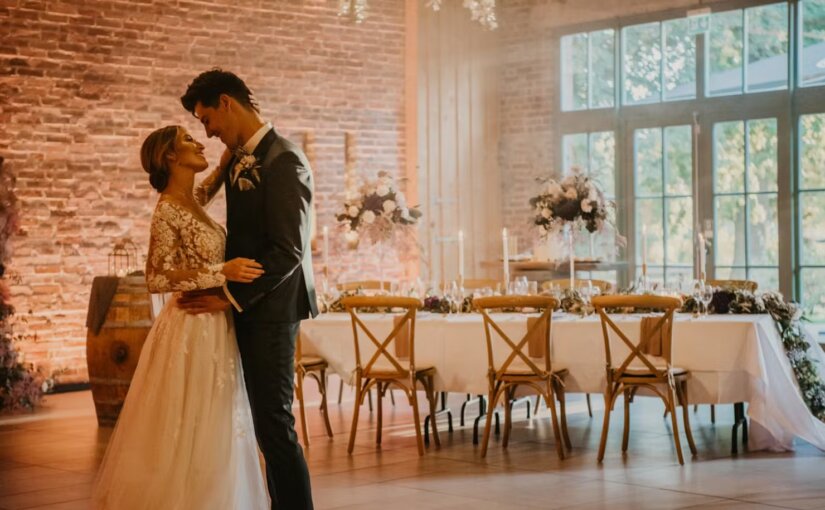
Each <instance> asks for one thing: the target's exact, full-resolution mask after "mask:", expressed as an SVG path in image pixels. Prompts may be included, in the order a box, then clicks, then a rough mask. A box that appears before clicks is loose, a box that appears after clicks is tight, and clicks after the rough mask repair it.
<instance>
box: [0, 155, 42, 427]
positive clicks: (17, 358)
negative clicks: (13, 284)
mask: <svg viewBox="0 0 825 510" xmlns="http://www.w3.org/2000/svg"><path fill="white" fill-rule="evenodd" d="M19 220H20V215H19V209H18V206H17V197H16V195H15V193H14V177H13V176H11V175H10V174H9V173H8V171H6V170H5V169H4V168H3V158H2V157H0V412H5V411H18V410H24V409H30V410H31V409H34V408H35V407H36V406H37V405H38V404H39V403H40V400H41V398H42V397H43V392H44V391H45V390H46V389H47V388H48V385H49V384H48V383H47V382H46V381H45V380H44V378H43V377H42V376H41V375H40V373H38V372H37V371H36V370H34V367H33V366H32V365H30V364H26V363H24V362H23V360H22V356H21V355H20V353H19V352H18V351H17V349H16V348H15V343H16V341H18V340H20V339H21V338H20V336H15V335H14V332H13V331H12V324H11V319H12V316H13V315H14V307H13V306H12V304H11V291H10V290H9V282H8V274H7V271H6V263H7V262H8V259H9V257H10V255H11V254H10V244H9V240H10V238H11V237H12V236H13V235H14V234H16V233H17V231H18V229H19V225H20V223H19Z"/></svg>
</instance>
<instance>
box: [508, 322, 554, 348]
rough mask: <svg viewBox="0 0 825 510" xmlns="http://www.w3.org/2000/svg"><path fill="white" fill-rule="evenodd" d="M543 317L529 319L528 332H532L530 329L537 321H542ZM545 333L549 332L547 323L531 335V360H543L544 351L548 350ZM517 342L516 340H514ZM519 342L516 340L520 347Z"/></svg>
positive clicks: (528, 346)
mask: <svg viewBox="0 0 825 510" xmlns="http://www.w3.org/2000/svg"><path fill="white" fill-rule="evenodd" d="M540 320H541V317H527V331H528V332H529V331H530V328H532V327H533V325H535V324H536V322H537V321H540ZM545 331H547V323H546V322H545V323H544V324H542V325H541V326H539V327H538V328H536V330H535V331H533V333H532V334H531V335H530V338H529V339H528V340H527V356H528V357H530V358H543V357H544V351H545V349H546V346H547V344H546V341H545V338H546V337H545V335H546V333H545ZM514 340H515V339H514ZM519 341H520V339H519V340H515V342H516V345H518V343H519Z"/></svg>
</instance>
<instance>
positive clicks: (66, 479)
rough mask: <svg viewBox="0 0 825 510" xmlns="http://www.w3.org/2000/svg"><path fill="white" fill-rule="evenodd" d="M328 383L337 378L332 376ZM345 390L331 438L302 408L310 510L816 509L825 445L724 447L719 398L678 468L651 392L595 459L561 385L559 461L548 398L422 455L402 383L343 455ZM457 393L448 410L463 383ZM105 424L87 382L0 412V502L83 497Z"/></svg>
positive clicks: (42, 507) (587, 425)
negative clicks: (564, 409) (736, 450)
mask: <svg viewBox="0 0 825 510" xmlns="http://www.w3.org/2000/svg"><path fill="white" fill-rule="evenodd" d="M331 387H332V388H334V389H336V390H337V383H335V384H331ZM333 393H335V392H334V391H333ZM346 393H347V392H346V391H345V402H344V404H342V405H340V406H339V405H337V404H332V405H331V416H332V425H333V429H334V430H335V432H336V435H335V437H334V439H332V440H328V439H327V438H326V437H325V436H324V434H323V429H322V426H321V419H320V416H319V414H318V410H317V407H316V408H311V409H309V413H308V416H309V418H308V421H309V422H310V427H311V435H312V445H311V446H310V447H309V448H307V449H306V455H307V458H308V461H309V464H310V471H311V473H312V482H313V492H314V497H315V504H316V508H318V509H342V510H343V509H356V508H357V509H361V510H369V509H386V508H393V509H399V510H400V509H415V510H423V509H430V508H432V509H453V508H454V509H459V508H461V509H463V508H474V509H521V508H524V509H533V508H535V509H538V508H544V509H551V508H552V509H562V508H564V509H568V508H569V509H598V508H611V509H676V508H708V509H718V510H721V509H736V510H738V509H746V508H796V509H816V508H821V509H825V453H823V452H820V451H819V450H816V449H815V448H813V447H811V446H809V445H806V444H799V445H798V446H797V451H796V452H795V453H785V454H771V453H744V454H740V455H739V456H738V457H731V456H730V440H731V439H730V425H731V423H732V420H733V411H732V407H731V406H722V407H719V408H718V409H717V418H718V419H717V423H716V425H712V424H711V423H710V420H709V410H708V408H707V406H705V407H702V408H700V410H699V412H698V413H697V414H693V413H692V412H691V418H692V419H693V424H694V427H693V430H694V436H695V438H696V442H697V446H698V448H699V456H698V457H697V458H695V459H693V460H687V464H686V465H685V466H684V467H680V466H679V465H678V464H677V462H676V456H675V453H674V450H673V446H672V442H671V440H670V436H669V426H668V424H667V422H665V421H664V420H663V419H662V414H661V413H662V406H661V404H660V403H659V402H657V401H655V400H652V399H644V398H639V399H638V400H637V402H635V403H634V404H633V418H632V420H631V439H630V449H629V452H628V454H627V455H626V456H624V457H623V456H622V454H621V425H622V420H621V411H620V409H621V406H617V410H616V411H615V412H614V419H613V420H612V427H611V435H610V440H609V444H608V450H607V457H606V459H605V461H604V463H603V464H602V465H599V464H597V463H596V449H597V447H598V440H599V433H600V431H601V423H602V417H603V413H602V410H601V405H600V404H598V403H597V402H600V401H601V397H600V396H594V397H595V398H594V399H593V401H594V404H595V406H594V407H596V408H597V409H596V410H595V411H594V416H593V418H589V417H588V416H587V411H586V407H585V405H584V400H583V398H582V396H581V395H571V396H569V401H570V411H569V423H570V435H571V439H572V442H573V446H574V450H573V452H572V455H571V457H570V458H568V459H567V460H564V461H559V460H558V458H557V457H556V452H555V448H554V445H553V440H552V431H551V428H550V425H549V416H548V413H547V411H546V410H543V411H542V412H541V413H540V414H539V416H538V418H535V417H534V418H533V419H532V420H527V419H526V417H525V415H524V411H523V406H522V407H520V408H519V410H518V413H517V414H516V417H517V420H518V421H517V423H516V425H515V426H514V430H513V435H512V438H511V442H510V446H509V448H508V449H507V450H506V451H505V450H503V449H502V448H501V445H500V442H499V440H498V439H495V440H494V441H492V442H491V445H490V450H489V453H488V456H487V459H485V460H482V459H480V458H479V452H478V448H477V447H474V446H473V444H472V430H471V428H470V427H465V428H459V427H458V422H457V417H456V423H455V425H456V430H455V432H453V433H452V434H449V435H448V434H446V433H443V435H442V447H441V449H440V450H435V449H432V448H431V449H429V451H428V452H427V454H426V455H425V456H424V457H423V458H419V457H418V455H417V453H416V449H415V438H414V436H413V431H412V427H411V422H412V419H411V416H412V413H411V412H410V408H409V406H408V405H407V404H406V403H405V402H404V401H403V399H402V397H401V396H400V393H399V394H397V398H396V401H397V405H396V406H391V405H386V406H385V420H384V423H385V429H384V444H383V446H382V447H381V448H380V449H378V448H376V447H375V445H374V435H373V432H374V423H375V415H374V414H372V415H371V414H370V413H368V412H364V413H362V416H363V418H362V421H361V422H360V425H359V436H358V437H359V439H358V442H357V444H356V450H355V452H354V454H353V455H351V456H350V455H347V452H346V442H347V436H346V433H347V431H348V429H349V421H350V418H351V413H352V403H351V401H350V402H348V401H347V400H346ZM452 397H453V398H452V399H451V402H450V403H451V404H452V407H453V409H456V410H457V409H458V407H459V403H460V401H461V400H462V396H460V395H454V396H452ZM350 398H351V397H350ZM470 412H471V413H475V412H477V411H476V408H472V410H471V411H470ZM443 428H446V427H443ZM108 436H109V430H107V429H98V427H97V423H96V421H95V417H94V408H93V405H92V399H91V394H90V393H89V392H79V393H70V394H63V395H55V396H51V397H50V398H49V399H48V402H47V404H46V406H45V407H44V408H43V409H42V410H41V411H39V412H38V413H36V414H34V415H23V416H15V417H5V418H2V419H0V510H18V509H30V508H31V509H34V508H36V509H39V510H47V509H48V510H78V509H86V508H87V506H88V494H89V490H90V486H91V482H92V479H93V476H94V472H95V469H96V467H97V464H98V462H99V460H100V458H101V456H102V454H103V451H104V450H105V448H106V442H107V440H108ZM220 510H223V509H220Z"/></svg>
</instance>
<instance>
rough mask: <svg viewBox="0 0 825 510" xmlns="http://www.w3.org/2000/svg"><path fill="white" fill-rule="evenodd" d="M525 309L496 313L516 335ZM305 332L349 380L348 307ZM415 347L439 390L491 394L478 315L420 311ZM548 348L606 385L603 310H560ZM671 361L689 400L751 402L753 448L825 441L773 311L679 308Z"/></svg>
mask: <svg viewBox="0 0 825 510" xmlns="http://www.w3.org/2000/svg"><path fill="white" fill-rule="evenodd" d="M527 317H528V316H527V315H524V314H496V315H495V316H494V318H495V320H496V322H497V323H498V324H499V325H500V326H501V327H502V329H503V330H504V331H505V332H506V333H507V334H508V335H510V336H511V338H513V339H519V338H521V337H522V336H523V335H524V333H525V332H526V331H527ZM361 318H362V320H363V321H364V322H365V323H366V324H367V326H368V327H369V328H370V330H371V331H373V332H374V333H375V334H376V336H378V338H379V339H383V338H384V337H385V336H386V335H388V334H389V332H390V331H391V330H392V328H393V316H392V315H390V314H362V315H361ZM639 320H640V316H638V315H618V316H615V317H614V321H616V323H617V324H619V325H620V327H621V328H622V329H623V331H625V333H626V334H627V335H628V337H629V338H631V339H635V338H636V337H637V336H638V331H639ZM301 334H302V337H303V341H304V344H303V350H304V353H306V354H310V353H311V354H317V355H320V356H323V357H324V358H325V359H326V360H327V361H328V362H329V364H330V367H331V370H332V371H333V372H335V373H337V374H338V375H339V376H341V377H342V378H343V379H344V380H345V381H348V382H351V380H352V374H353V371H354V369H355V352H354V346H353V339H352V325H351V321H350V318H349V315H347V314H343V313H341V314H334V313H332V314H323V315H321V316H319V317H318V318H316V319H315V320H310V321H304V322H303V323H302V324H301ZM362 336H363V335H362ZM365 341H366V343H365ZM367 344H368V340H366V339H362V340H361V344H360V345H361V348H362V362H364V363H366V360H367V359H368V357H369V355H370V354H371V352H373V351H372V350H370V349H369V348H368V346H367ZM494 345H496V347H497V354H498V353H501V354H503V355H506V354H509V350H508V349H509V348H508V347H507V346H506V345H505V344H503V343H502V342H497V343H495V344H494ZM611 346H612V348H611V349H612V351H613V360H614V364H615V363H617V362H621V360H623V359H624V356H625V354H626V352H627V351H626V348H625V347H624V346H623V345H621V340H618V339H614V342H613V343H611ZM364 349H367V352H364ZM415 351H416V354H415V355H416V365H417V366H425V365H433V366H435V367H436V378H435V382H436V389H437V390H438V391H449V392H457V393H472V394H486V393H487V377H486V373H487V350H486V340H485V336H484V327H483V324H482V318H481V316H480V315H478V314H460V315H441V314H433V313H419V314H418V316H417V321H416V333H415ZM551 352H552V359H553V363H554V366H558V367H565V368H567V369H568V370H569V374H568V376H567V377H566V379H565V387H566V389H567V391H568V392H588V393H602V392H603V391H604V382H605V368H604V339H603V336H602V330H601V324H600V322H599V320H598V318H597V317H595V316H591V317H587V318H578V317H575V316H571V315H566V314H558V315H556V316H554V319H553V330H552V337H551ZM811 352H812V353H813V354H814V356H815V358H816V359H818V360H819V361H820V367H822V368H821V370H825V354H824V353H823V352H822V349H820V348H819V346H818V345H816V343H815V342H814V343H813V347H812V349H811ZM673 365H674V366H678V367H681V368H685V369H687V370H690V372H691V378H690V381H689V383H688V393H689V398H690V401H691V403H699V404H724V403H734V402H748V404H749V406H748V415H749V417H750V419H751V424H752V427H751V431H752V432H751V437H750V440H749V447H750V449H752V450H758V449H770V450H788V449H791V443H792V441H793V438H794V437H795V436H798V437H801V438H802V439H804V440H806V441H808V442H810V443H812V444H814V445H815V446H817V447H819V448H820V449H823V450H825V424H823V423H822V422H820V421H819V420H817V419H816V418H815V417H813V416H812V415H811V413H810V412H809V411H808V408H807V406H806V405H805V403H804V401H803V400H802V397H801V396H800V394H799V390H798V388H797V386H796V380H795V378H794V375H793V373H792V371H791V367H790V364H789V362H788V359H787V357H786V356H785V352H784V349H783V347H782V342H781V339H780V337H779V334H778V332H777V330H776V327H775V325H774V323H773V320H772V319H771V318H770V316H768V315H712V316H708V317H703V318H698V319H694V318H692V317H691V316H689V315H679V316H677V318H676V321H675V323H674V327H673Z"/></svg>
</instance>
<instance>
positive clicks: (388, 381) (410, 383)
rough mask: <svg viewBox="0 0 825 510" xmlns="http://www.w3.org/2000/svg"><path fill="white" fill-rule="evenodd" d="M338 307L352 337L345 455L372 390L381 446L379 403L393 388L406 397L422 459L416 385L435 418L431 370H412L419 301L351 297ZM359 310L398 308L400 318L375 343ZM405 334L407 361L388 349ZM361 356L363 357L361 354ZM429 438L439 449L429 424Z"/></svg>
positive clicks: (401, 298) (438, 441) (421, 439)
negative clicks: (348, 321)
mask: <svg viewBox="0 0 825 510" xmlns="http://www.w3.org/2000/svg"><path fill="white" fill-rule="evenodd" d="M341 303H342V304H343V305H344V307H345V308H346V310H347V312H349V314H350V317H351V318H352V334H353V340H354V343H355V410H354V411H353V415H352V429H351V430H350V436H349V446H348V449H347V451H348V452H349V453H352V450H353V448H354V446H355V434H356V430H357V427H358V412H359V409H360V407H361V405H362V404H363V403H364V397H365V395H367V394H369V392H370V390H371V388H372V387H376V389H377V390H378V391H377V392H376V393H377V398H378V403H377V411H378V427H377V430H376V443H377V444H381V428H382V420H383V418H382V408H381V402H382V400H383V395H384V393H385V392H386V389H387V388H388V387H389V386H391V385H393V386H396V387H397V388H399V389H400V390H402V391H403V392H404V394H405V395H406V396H407V400H408V401H409V403H410V405H411V406H412V409H413V421H414V422H415V437H416V441H417V443H418V454H419V455H424V441H423V438H422V435H421V420H420V418H419V414H418V413H419V411H418V396H417V393H416V389H417V384H418V383H421V386H423V388H424V392H425V394H426V396H427V401H428V403H429V406H430V415H435V405H436V401H435V389H434V380H433V379H434V376H435V367H434V366H422V367H419V366H416V364H415V314H416V311H417V310H418V308H419V307H421V301H420V300H418V299H416V298H410V297H392V296H351V297H345V298H343V299H342V300H341ZM359 308H401V309H403V310H404V315H403V316H402V317H401V320H399V321H397V322H396V324H395V327H394V328H393V329H392V331H391V332H390V334H389V335H387V336H386V338H384V339H383V340H379V339H378V338H377V337H376V336H375V334H374V333H373V332H372V331H370V329H369V327H368V326H367V325H366V324H365V323H364V321H362V320H361V317H360V316H359V315H358V309H359ZM406 327H409V330H408V338H407V340H408V342H409V347H408V352H409V359H406V360H403V359H401V358H399V357H398V356H397V355H396V353H395V352H393V350H391V349H390V345H391V344H393V343H395V342H397V341H398V339H399V335H400V334H401V332H402V330H403V328H406ZM362 333H363V336H366V337H367V339H369V343H366V344H365V345H367V346H368V347H370V348H374V352H373V353H372V354H370V355H369V359H367V360H366V363H364V361H363V359H362V348H361V343H360V341H359V339H360V338H361V337H362ZM363 354H367V352H366V351H365V352H364V353H363ZM433 437H434V439H435V444H436V446H441V442H440V440H439V437H438V429H437V428H436V423H435V420H433Z"/></svg>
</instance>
